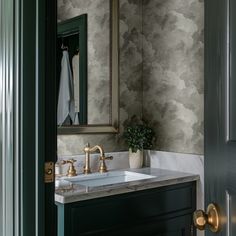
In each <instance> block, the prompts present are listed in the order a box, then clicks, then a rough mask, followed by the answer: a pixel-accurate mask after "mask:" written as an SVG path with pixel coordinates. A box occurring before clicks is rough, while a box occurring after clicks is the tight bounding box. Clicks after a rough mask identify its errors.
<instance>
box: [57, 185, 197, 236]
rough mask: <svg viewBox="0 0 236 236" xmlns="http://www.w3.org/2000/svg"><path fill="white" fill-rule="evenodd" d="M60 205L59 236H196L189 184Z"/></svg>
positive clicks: (193, 189)
mask: <svg viewBox="0 0 236 236" xmlns="http://www.w3.org/2000/svg"><path fill="white" fill-rule="evenodd" d="M57 205H58V236H77V235H78V236H81V235H102V236H103V235H104V236H105V235H107V236H108V235H109V236H114V235H116V236H126V235H127V236H129V235H130V236H132V235H135V236H137V235H140V236H141V235H142V236H148V235H153V236H154V235H155V236H194V235H195V231H194V229H193V227H192V213H193V211H194V210H195V207H196V184H195V182H189V183H184V184H177V185H172V186H165V187H159V188H154V189H148V190H142V191H136V192H132V193H125V194H119V195H114V196H110V197H103V198H96V199H93V200H86V201H81V202H75V203H69V204H60V203H57Z"/></svg>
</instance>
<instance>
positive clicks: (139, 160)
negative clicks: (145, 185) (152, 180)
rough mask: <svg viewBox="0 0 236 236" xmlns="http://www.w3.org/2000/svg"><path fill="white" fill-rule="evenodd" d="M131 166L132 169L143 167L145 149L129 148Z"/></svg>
mask: <svg viewBox="0 0 236 236" xmlns="http://www.w3.org/2000/svg"><path fill="white" fill-rule="evenodd" d="M129 167H130V168H131V169H137V168H142V167H143V150H137V152H132V150H131V149H129Z"/></svg>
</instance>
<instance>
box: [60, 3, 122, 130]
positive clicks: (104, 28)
mask: <svg viewBox="0 0 236 236" xmlns="http://www.w3.org/2000/svg"><path fill="white" fill-rule="evenodd" d="M70 5H72V6H70ZM118 51H119V50H118V1H116V0H71V1H66V2H65V1H61V0H59V1H58V35H57V52H58V53H57V78H58V85H59V86H58V133H59V134H75V133H97V132H99V133H109V132H117V127H118ZM67 57H68V60H66V58H67Z"/></svg>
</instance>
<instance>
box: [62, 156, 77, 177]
mask: <svg viewBox="0 0 236 236" xmlns="http://www.w3.org/2000/svg"><path fill="white" fill-rule="evenodd" d="M75 162H76V160H74V159H69V160H62V161H61V164H62V165H64V164H70V166H69V169H68V170H67V176H68V177H73V176H76V175H77V172H76V169H75V166H74V163H75Z"/></svg>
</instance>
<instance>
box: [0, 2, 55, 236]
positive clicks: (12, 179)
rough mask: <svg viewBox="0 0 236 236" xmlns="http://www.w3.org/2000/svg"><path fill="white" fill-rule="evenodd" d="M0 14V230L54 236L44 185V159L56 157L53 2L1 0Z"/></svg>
mask: <svg viewBox="0 0 236 236" xmlns="http://www.w3.org/2000/svg"><path fill="white" fill-rule="evenodd" d="M49 12H50V14H51V16H50V15H49ZM0 13H1V15H0V32H1V35H0V46H1V48H0V76H1V82H0V83H1V86H0V103H1V104H0V105H1V107H2V109H1V112H0V132H1V134H2V139H0V155H1V162H0V167H1V168H2V170H3V171H2V173H1V177H0V180H1V184H0V189H1V190H2V193H3V194H2V195H1V194H0V195H1V196H3V197H0V201H1V204H0V211H1V212H0V213H1V214H0V215H1V218H0V220H1V221H3V223H4V224H3V227H2V228H0V232H1V231H2V232H3V235H7V236H13V235H15V236H32V235H35V236H41V235H42V236H49V235H50V236H51V235H56V231H55V226H56V225H55V223H56V221H55V222H54V221H52V219H56V211H55V209H56V208H55V204H54V183H50V184H47V185H45V183H44V163H45V161H53V162H55V161H56V112H55V109H56V104H55V101H56V95H55V91H56V80H55V70H54V69H53V65H51V64H49V63H47V62H48V61H49V60H52V59H53V57H54V56H55V53H54V51H53V48H54V47H51V45H52V44H53V38H54V36H53V34H54V32H53V31H50V24H52V21H54V20H55V19H56V17H55V14H56V1H55V0H51V1H46V0H36V1H32V0H1V2H0ZM54 23H55V22H53V24H54ZM48 32H49V34H48ZM55 35H56V32H55ZM1 49H2V50H1ZM49 65H50V68H51V71H50V74H46V71H47V72H48V71H49V70H48V66H49ZM49 78H50V79H49ZM49 96H50V98H51V99H50V100H48V97H49ZM2 232H1V233H2Z"/></svg>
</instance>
